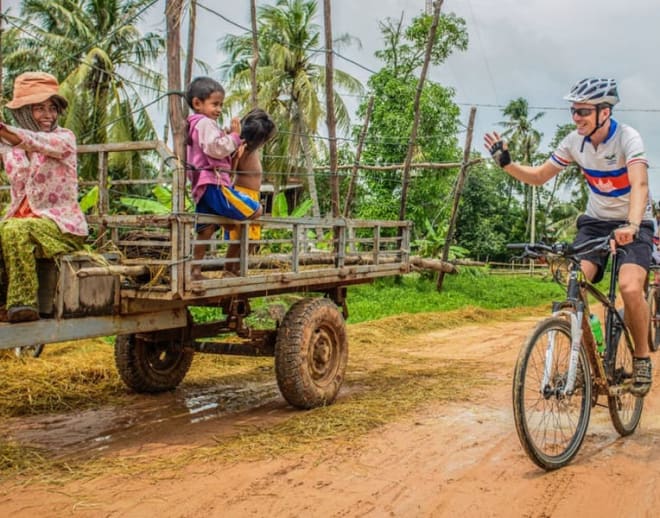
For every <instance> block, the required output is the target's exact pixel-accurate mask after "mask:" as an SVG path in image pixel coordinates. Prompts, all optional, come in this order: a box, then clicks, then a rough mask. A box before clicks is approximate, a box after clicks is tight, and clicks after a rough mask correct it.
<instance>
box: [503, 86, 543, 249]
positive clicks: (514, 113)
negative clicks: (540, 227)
mask: <svg viewBox="0 0 660 518" xmlns="http://www.w3.org/2000/svg"><path fill="white" fill-rule="evenodd" d="M502 114H503V115H504V116H506V117H508V119H507V120H505V121H502V122H500V123H499V124H500V125H501V126H503V127H504V128H505V129H504V131H503V132H502V136H504V137H506V138H507V139H508V141H509V150H510V152H511V156H512V157H513V158H514V159H515V160H516V161H519V162H520V163H522V164H526V165H531V164H532V162H533V159H534V156H535V154H536V151H537V149H538V147H539V144H540V142H541V137H542V136H543V135H542V134H541V133H540V132H539V131H538V130H537V129H535V128H534V125H533V124H534V122H536V121H537V120H539V119H540V118H541V117H543V115H545V114H544V112H539V113H537V114H536V115H534V116H533V117H531V118H530V117H529V103H528V102H527V100H526V99H523V98H522V97H519V98H518V99H514V100H512V101H510V102H509V104H507V105H506V106H505V107H504V109H503V110H502ZM514 185H515V180H514V179H513V178H512V179H511V180H510V183H509V196H511V194H512V189H513V186H514ZM523 193H524V198H525V206H526V207H529V211H528V215H527V225H526V227H527V233H528V234H529V235H530V236H531V238H532V239H533V238H534V236H535V228H534V227H535V224H536V223H535V207H536V206H537V205H538V199H537V193H536V189H535V188H533V187H531V186H529V185H524V186H523Z"/></svg>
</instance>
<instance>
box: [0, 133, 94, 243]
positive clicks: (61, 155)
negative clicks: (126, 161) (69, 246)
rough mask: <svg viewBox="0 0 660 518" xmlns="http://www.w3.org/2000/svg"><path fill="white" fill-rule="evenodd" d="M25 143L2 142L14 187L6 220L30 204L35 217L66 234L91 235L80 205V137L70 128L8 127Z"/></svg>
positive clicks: (7, 169) (2, 151) (5, 162)
mask: <svg viewBox="0 0 660 518" xmlns="http://www.w3.org/2000/svg"><path fill="white" fill-rule="evenodd" d="M7 127H8V128H9V129H11V131H13V132H14V133H16V134H17V135H18V136H19V137H20V138H21V142H20V143H19V144H16V145H15V146H10V145H8V144H6V143H4V142H2V141H0V154H2V161H3V163H4V167H5V172H6V173H7V177H8V178H9V182H10V184H11V204H10V205H9V209H8V210H7V212H6V213H5V216H4V218H3V219H7V218H11V217H12V216H13V215H14V214H15V213H16V211H17V210H18V209H19V207H20V206H21V203H22V202H23V200H25V201H27V203H28V204H29V206H30V209H32V212H33V213H34V215H35V216H38V217H45V218H49V219H51V220H53V221H54V222H55V223H57V226H58V227H59V228H60V230H61V231H62V232H67V233H69V234H74V235H77V236H86V235H87V234H88V233H89V229H88V227H87V220H86V219H85V215H84V214H83V212H82V210H80V205H79V204H78V156H77V154H76V136H75V135H74V134H73V132H72V131H70V130H68V129H66V128H56V129H55V130H53V131H50V132H45V131H29V130H25V129H21V128H16V127H12V126H7Z"/></svg>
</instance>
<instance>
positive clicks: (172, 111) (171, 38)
mask: <svg viewBox="0 0 660 518" xmlns="http://www.w3.org/2000/svg"><path fill="white" fill-rule="evenodd" d="M182 12H183V0H167V1H166V4H165V16H166V21H167V23H166V25H167V89H168V90H169V91H170V92H180V91H181V59H180V50H181V34H180V29H181V14H182ZM168 108H169V120H170V127H171V128H172V140H173V142H174V154H175V156H176V157H177V159H178V161H179V164H184V163H185V159H186V137H185V124H184V121H183V108H182V106H181V97H179V96H178V95H170V96H169V102H168ZM173 181H174V189H173V196H172V209H173V210H174V211H175V212H183V211H184V195H185V192H184V189H185V186H186V177H185V170H184V168H183V167H182V166H181V165H180V166H179V167H178V168H177V172H176V174H175V176H174V179H173Z"/></svg>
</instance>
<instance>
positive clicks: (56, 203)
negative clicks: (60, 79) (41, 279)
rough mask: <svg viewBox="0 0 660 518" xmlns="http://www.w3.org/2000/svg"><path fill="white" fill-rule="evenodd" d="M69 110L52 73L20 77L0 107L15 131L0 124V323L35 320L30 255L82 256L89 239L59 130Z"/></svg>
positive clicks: (69, 153)
mask: <svg viewBox="0 0 660 518" xmlns="http://www.w3.org/2000/svg"><path fill="white" fill-rule="evenodd" d="M67 104H68V103H67V101H66V99H65V98H64V97H62V96H61V95H60V94H59V85H58V83H57V79H55V78H54V77H53V76H52V75H50V74H46V73H44V72H26V73H24V74H21V75H19V76H18V77H17V78H16V80H15V82H14V94H13V99H12V100H11V101H10V102H9V103H7V105H6V107H7V108H9V109H10V111H11V114H12V116H13V118H14V120H15V121H16V126H15V127H14V126H8V125H6V124H3V123H0V156H1V157H2V163H3V166H4V170H5V172H6V174H7V178H8V179H9V182H10V186H11V203H10V205H9V208H8V210H7V211H6V213H5V216H4V217H3V219H2V221H0V247H1V250H2V255H1V256H0V320H5V321H9V322H26V321H31V320H38V319H39V309H38V308H39V306H38V299H37V291H38V287H39V285H38V279H37V270H36V257H35V254H37V253H38V255H39V257H44V258H53V257H56V256H58V255H61V254H66V253H70V252H74V251H76V250H80V249H81V248H82V247H83V243H84V241H85V237H86V236H87V234H88V229H87V222H86V220H85V216H84V214H83V213H82V211H81V210H80V205H79V204H78V172H77V155H76V137H75V135H74V134H73V133H72V132H71V131H70V130H68V129H65V128H60V127H58V125H57V118H58V116H59V115H60V114H61V113H62V112H63V111H64V109H65V108H66V107H67Z"/></svg>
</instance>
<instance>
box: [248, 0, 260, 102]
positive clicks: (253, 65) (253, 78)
mask: <svg viewBox="0 0 660 518" xmlns="http://www.w3.org/2000/svg"><path fill="white" fill-rule="evenodd" d="M250 19H251V21H252V61H250V85H251V88H250V105H251V106H252V108H253V109H254V108H256V107H258V106H259V101H258V98H257V94H258V88H257V64H258V63H259V36H258V34H257V0H250Z"/></svg>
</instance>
